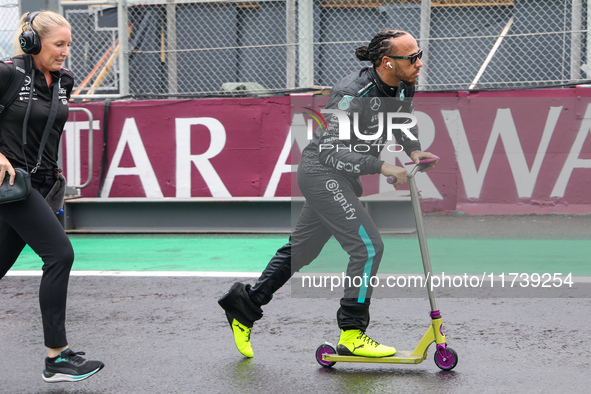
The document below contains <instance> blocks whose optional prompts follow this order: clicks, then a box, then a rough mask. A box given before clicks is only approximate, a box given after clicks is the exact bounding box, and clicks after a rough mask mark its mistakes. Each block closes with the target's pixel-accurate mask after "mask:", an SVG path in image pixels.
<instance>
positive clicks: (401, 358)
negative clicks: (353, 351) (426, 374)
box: [322, 350, 425, 364]
mask: <svg viewBox="0 0 591 394" xmlns="http://www.w3.org/2000/svg"><path fill="white" fill-rule="evenodd" d="M322 360H324V361H334V362H351V363H389V364H419V363H421V362H423V360H425V355H420V356H413V355H412V351H410V350H398V351H397V352H396V354H395V355H393V356H388V357H363V356H343V355H340V354H328V353H325V354H323V355H322Z"/></svg>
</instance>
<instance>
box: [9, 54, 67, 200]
mask: <svg viewBox="0 0 591 394" xmlns="http://www.w3.org/2000/svg"><path fill="white" fill-rule="evenodd" d="M25 62H28V63H27V65H26V66H27V68H30V70H31V90H30V91H29V102H28V104H27V111H26V112H25V119H24V121H23V157H24V159H25V165H26V166H27V169H26V170H24V169H22V168H15V169H14V171H15V177H14V185H11V184H10V183H9V180H10V177H8V176H5V177H4V181H3V182H2V184H1V185H0V204H5V203H10V202H15V201H21V200H24V199H26V198H27V197H29V194H30V193H31V173H35V172H37V169H38V168H39V166H40V165H41V157H42V156H43V150H44V149H45V144H46V143H47V139H48V138H49V132H50V130H51V126H52V125H53V122H55V117H56V115H57V107H58V102H59V83H58V84H57V85H56V86H54V87H53V94H52V96H51V108H50V110H49V117H48V118H47V123H46V124H45V129H44V130H43V136H42V137H41V143H40V144H39V152H38V154H37V164H36V165H35V167H34V168H33V169H32V170H31V172H30V173H29V164H28V163H27V156H26V155H25V145H26V144H27V125H28V123H29V114H30V113H31V104H32V102H33V90H34V88H35V69H34V68H33V67H32V66H31V64H30V62H31V58H30V56H25Z"/></svg>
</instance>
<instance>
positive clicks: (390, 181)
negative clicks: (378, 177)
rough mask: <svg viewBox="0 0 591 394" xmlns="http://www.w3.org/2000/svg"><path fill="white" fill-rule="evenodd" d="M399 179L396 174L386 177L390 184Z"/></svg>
mask: <svg viewBox="0 0 591 394" xmlns="http://www.w3.org/2000/svg"><path fill="white" fill-rule="evenodd" d="M396 181H397V179H396V177H395V176H389V177H388V178H386V182H388V183H389V184H390V185H393V184H395V183H396Z"/></svg>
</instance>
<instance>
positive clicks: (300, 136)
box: [264, 114, 312, 197]
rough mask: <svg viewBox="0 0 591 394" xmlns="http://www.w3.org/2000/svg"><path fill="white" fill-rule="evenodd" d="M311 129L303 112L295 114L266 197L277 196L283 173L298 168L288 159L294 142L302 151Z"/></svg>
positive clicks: (268, 185)
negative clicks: (289, 162) (308, 131)
mask: <svg viewBox="0 0 591 394" xmlns="http://www.w3.org/2000/svg"><path fill="white" fill-rule="evenodd" d="M311 129H312V127H306V122H305V120H304V115H303V114H294V115H293V118H292V119H291V126H290V128H289V132H288V133H287V137H286V138H285V142H284V143H283V148H282V149H281V153H280V154H279V158H278V159H277V162H276V163H275V168H274V169H273V173H272V174H271V178H270V179H269V183H268V184H267V188H266V189H265V194H264V196H265V197H275V193H276V192H277V186H279V181H280V180H281V175H283V174H285V173H292V172H296V171H297V170H298V166H297V164H287V159H288V158H289V153H290V152H291V148H292V146H293V145H294V144H296V145H297V146H298V148H299V149H300V152H301V151H302V149H304V147H305V146H306V144H307V142H308V141H307V140H306V132H307V130H311Z"/></svg>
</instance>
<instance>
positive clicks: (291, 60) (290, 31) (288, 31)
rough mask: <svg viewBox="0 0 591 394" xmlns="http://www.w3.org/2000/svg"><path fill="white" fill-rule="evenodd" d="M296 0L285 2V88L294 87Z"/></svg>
mask: <svg viewBox="0 0 591 394" xmlns="http://www.w3.org/2000/svg"><path fill="white" fill-rule="evenodd" d="M295 43H296V0H286V3H285V45H286V46H285V52H286V58H287V62H286V63H287V64H286V65H285V87H286V88H287V89H294V88H295V87H296V65H297V64H296V47H295Z"/></svg>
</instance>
